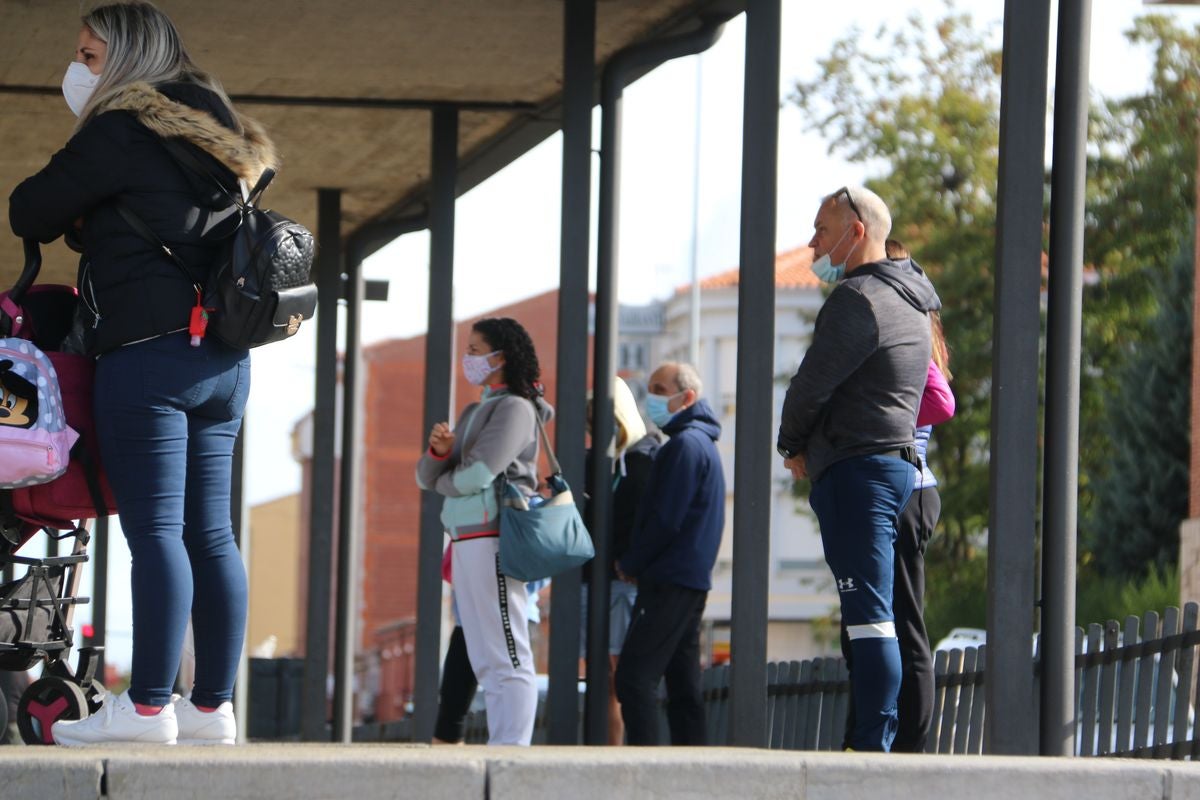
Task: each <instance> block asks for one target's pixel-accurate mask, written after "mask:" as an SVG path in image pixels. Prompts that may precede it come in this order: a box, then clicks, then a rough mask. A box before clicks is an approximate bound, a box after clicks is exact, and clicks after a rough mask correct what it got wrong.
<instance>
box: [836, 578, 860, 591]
mask: <svg viewBox="0 0 1200 800" xmlns="http://www.w3.org/2000/svg"><path fill="white" fill-rule="evenodd" d="M837 587H838V591H839V592H855V591H858V587H857V586H855V585H854V578H838V582H837Z"/></svg>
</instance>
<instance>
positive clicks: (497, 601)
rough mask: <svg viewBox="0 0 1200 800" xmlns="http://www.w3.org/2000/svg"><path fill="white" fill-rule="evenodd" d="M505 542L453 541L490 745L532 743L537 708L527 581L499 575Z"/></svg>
mask: <svg viewBox="0 0 1200 800" xmlns="http://www.w3.org/2000/svg"><path fill="white" fill-rule="evenodd" d="M499 550H500V540H499V539H498V538H495V537H487V538H481V539H469V540H466V541H458V542H455V543H454V547H453V548H452V555H451V558H452V567H451V575H452V578H453V584H454V596H455V597H456V598H457V601H458V615H459V617H460V619H461V620H462V628H463V636H464V638H465V639H466V640H467V655H468V656H469V657H470V659H471V669H473V670H474V671H475V677H476V679H477V680H478V681H479V686H480V688H482V689H483V699H484V702H485V703H486V704H487V720H488V744H520V745H528V744H529V740H530V739H532V738H533V718H534V714H535V713H536V712H537V679H536V677H535V675H534V669H533V651H532V650H531V649H530V647H529V622H528V618H527V617H526V613H525V606H526V603H527V602H528V596H527V595H526V593H525V584H524V583H522V582H521V581H518V580H516V579H515V578H509V577H505V576H502V575H501V574H500V569H499V564H498V558H499V555H498V554H499Z"/></svg>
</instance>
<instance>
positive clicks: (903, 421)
mask: <svg viewBox="0 0 1200 800" xmlns="http://www.w3.org/2000/svg"><path fill="white" fill-rule="evenodd" d="M939 308H941V301H940V300H939V299H938V296H937V292H936V291H934V288H933V284H932V283H930V282H929V279H928V278H927V277H926V276H925V273H924V271H923V270H922V269H921V268H920V267H919V266H918V265H917V264H916V262H915V261H913V260H912V259H907V258H906V259H901V260H898V261H892V260H886V259H885V260H883V261H876V262H871V263H867V264H863V265H861V266H859V267H858V268H857V269H855V270H854V271H853V272H850V273H849V274H847V275H846V276H845V277H844V278H842V280H841V281H839V282H838V285H837V287H836V288H835V289H834V290H833V293H832V294H830V295H829V298H828V299H827V300H826V301H825V305H823V306H822V307H821V311H820V313H819V314H818V315H817V323H816V326H815V328H814V330H813V340H812V345H811V346H810V347H809V348H808V352H807V353H805V355H804V359H803V360H802V361H801V362H800V368H799V369H798V370H797V371H796V375H795V377H793V378H792V382H791V385H789V386H788V390H787V396H786V397H785V398H784V401H783V417H782V421H781V422H780V425H779V439H778V443H779V446H780V448H781V449H783V450H786V451H788V452H792V453H802V454H804V458H805V465H806V467H807V469H808V474H809V476H810V477H811V478H812V479H813V480H817V479H819V478H820V477H821V475H822V473H824V472H825V470H826V469H828V468H829V467H830V466H831V465H832V464H835V463H837V462H838V461H841V460H843V459H846V458H851V457H853V456H861V455H871V454H873V453H884V452H889V451H893V450H897V449H899V448H902V447H905V446H906V445H911V444H912V443H913V430H914V426H915V423H916V418H917V408H918V406H919V405H920V402H921V392H922V391H923V390H924V388H925V375H926V370H927V369H928V366H929V358H930V352H931V344H930V336H929V318H928V312H929V311H934V310H937V309H939Z"/></svg>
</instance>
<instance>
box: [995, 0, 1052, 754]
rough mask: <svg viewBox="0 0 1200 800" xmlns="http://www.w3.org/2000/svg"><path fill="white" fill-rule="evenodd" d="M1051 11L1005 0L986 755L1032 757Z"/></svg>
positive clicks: (1028, 0)
mask: <svg viewBox="0 0 1200 800" xmlns="http://www.w3.org/2000/svg"><path fill="white" fill-rule="evenodd" d="M1049 38H1050V0H1005V3H1004V45H1003V48H1004V51H1003V63H1004V69H1003V72H1002V73H1001V76H1000V161H999V175H998V186H997V202H996V278H995V280H996V290H995V297H996V307H995V312H994V328H993V332H992V426H991V477H990V491H989V507H990V513H989V520H988V531H989V535H988V609H987V631H988V647H987V666H986V669H987V675H988V680H987V681H986V683H985V687H984V692H985V696H986V702H987V709H988V714H987V722H986V727H985V731H984V736H985V741H984V747H985V750H986V751H987V752H989V753H997V754H1007V755H1032V754H1034V753H1035V752H1036V743H1037V734H1036V731H1035V727H1034V724H1033V719H1034V712H1035V710H1036V706H1035V705H1034V703H1035V699H1034V697H1033V665H1032V663H1031V659H1030V640H1031V637H1032V636H1033V611H1034V609H1033V598H1034V585H1033V584H1034V580H1033V578H1034V566H1033V556H1034V538H1035V537H1034V526H1035V524H1036V520H1037V468H1038V463H1037V433H1038V425H1037V423H1038V419H1037V414H1038V367H1039V363H1038V338H1039V330H1040V327H1041V325H1040V320H1039V302H1038V301H1039V293H1040V291H1041V264H1042V193H1043V190H1042V186H1043V171H1044V164H1043V158H1044V154H1045V151H1046V147H1045V145H1046V63H1047V57H1048V54H1049V48H1050V45H1049Z"/></svg>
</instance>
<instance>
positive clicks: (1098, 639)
mask: <svg viewBox="0 0 1200 800" xmlns="http://www.w3.org/2000/svg"><path fill="white" fill-rule="evenodd" d="M1197 617H1198V608H1197V604H1196V603H1188V604H1186V605H1185V606H1184V609H1183V611H1182V612H1180V610H1179V609H1177V608H1167V609H1166V611H1165V613H1164V614H1163V615H1162V616H1161V617H1160V616H1159V614H1157V613H1156V612H1153V611H1149V612H1147V613H1146V614H1144V615H1143V616H1142V617H1141V618H1138V617H1135V616H1130V617H1127V618H1126V619H1125V622H1124V624H1123V625H1122V624H1120V623H1118V622H1117V621H1116V620H1110V621H1108V622H1107V623H1105V624H1103V625H1100V624H1092V625H1089V626H1088V629H1087V631H1086V633H1085V631H1084V630H1083V629H1082V628H1078V629H1076V637H1075V652H1076V656H1075V720H1076V737H1075V739H1076V744H1075V746H1076V753H1077V754H1078V755H1081V756H1125V757H1136V758H1163V759H1167V758H1169V759H1195V758H1198V757H1200V739H1196V738H1195V706H1196V702H1197V697H1196V692H1197V685H1198V683H1200V681H1198V680H1197V668H1198V666H1200V659H1198V658H1197V652H1196V651H1197V647H1198V646H1200V630H1197ZM985 654H986V648H985V646H980V647H967V648H964V649H961V650H959V649H955V650H950V651H938V652H936V653H935V654H934V674H935V681H936V687H937V689H936V692H935V695H934V718H933V728H932V730H931V731H930V734H929V740H928V745H927V750H928V752H936V753H947V754H949V753H975V754H978V753H985V752H987V743H986V742H985V741H984V735H983V733H984V720H985V718H986V713H987V712H986V708H985V703H984V691H983V689H984V663H985ZM1030 664H1031V668H1032V669H1033V670H1034V676H1035V678H1034V679H1035V681H1036V680H1037V674H1038V669H1039V661H1038V658H1037V644H1036V642H1035V643H1034V646H1033V648H1032V651H1031V661H1030ZM703 681H704V683H703V691H704V699H705V710H706V711H707V725H708V740H709V742H711V743H713V744H718V743H723V742H725V741H726V740H727V739H728V726H729V708H728V706H729V668H728V666H724V665H723V666H718V667H713V668H710V669H708V670H705V672H704V676H703ZM849 691H850V681H849V674H848V673H847V671H846V664H845V661H844V660H843V659H841V658H833V657H827V658H814V659H810V660H808V661H786V662H772V663H770V664H768V665H767V714H768V716H767V720H768V725H769V730H770V744H769V746H770V747H771V748H772V749H782V750H840V749H841V748H842V739H843V737H844V735H845V731H846V713H847V706H848V704H849ZM1035 696H1036V691H1035ZM581 711H582V704H581ZM1033 711H1034V713H1036V708H1035V709H1033ZM544 719H545V717H544V709H543V708H542V705H541V704H540V703H539V707H538V715H537V723H536V727H535V732H534V743H535V744H537V743H540V742H542V741H544V740H545V724H544ZM407 731H408V726H407V725H404V724H403V723H389V724H388V725H386V726H382V727H380V726H376V728H375V729H374V730H372V731H369V732H368V731H365V730H364V731H361V732H359V734H360V735H356V737H355V738H356V739H360V740H366V739H373V740H378V739H383V740H385V741H397V740H400V739H402V738H403V737H404V734H405V733H406V732H407ZM666 740H667V738H666V722H665V716H664V722H663V741H664V742H665V741H666ZM467 741H468V742H472V743H483V742H486V741H487V716H486V712H484V711H476V712H472V713H471V714H470V715H468V718H467Z"/></svg>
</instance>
